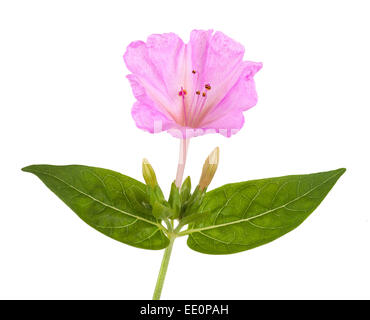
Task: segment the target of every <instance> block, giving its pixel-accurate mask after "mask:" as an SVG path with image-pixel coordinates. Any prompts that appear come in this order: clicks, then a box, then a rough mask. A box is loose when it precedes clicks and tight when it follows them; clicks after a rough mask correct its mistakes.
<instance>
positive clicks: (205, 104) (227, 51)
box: [124, 30, 262, 138]
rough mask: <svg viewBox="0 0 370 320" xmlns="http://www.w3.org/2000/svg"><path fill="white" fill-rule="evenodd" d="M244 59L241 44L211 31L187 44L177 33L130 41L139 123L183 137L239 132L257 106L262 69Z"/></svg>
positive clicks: (131, 77)
mask: <svg viewBox="0 0 370 320" xmlns="http://www.w3.org/2000/svg"><path fill="white" fill-rule="evenodd" d="M243 55H244V47H243V46H242V45H241V44H239V43H238V42H236V41H234V40H232V39H231V38H229V37H227V36H226V35H224V34H223V33H221V32H215V33H213V31H212V30H208V31H203V30H193V31H192V32H191V35H190V41H189V43H188V44H185V43H184V42H183V41H182V40H181V39H180V38H179V37H178V36H177V35H176V34H174V33H166V34H154V35H151V36H149V37H148V39H147V41H146V42H143V41H135V42H132V43H131V44H130V45H129V46H128V47H127V51H126V53H125V55H124V60H125V63H126V65H127V68H128V69H129V70H130V71H131V72H132V74H129V75H128V76H127V78H128V79H129V81H130V83H131V86H132V90H133V93H134V95H135V97H136V99H137V101H136V102H135V104H134V105H133V108H132V116H133V118H134V120H135V122H136V125H137V126H138V127H139V128H141V129H143V130H146V131H148V132H151V133H155V132H160V131H163V130H167V131H169V132H170V133H171V134H173V135H174V136H176V137H179V138H191V137H193V136H198V135H202V134H205V133H212V132H218V133H221V134H223V135H225V136H228V137H229V136H231V135H232V134H233V133H236V132H237V131H239V130H240V128H241V127H242V126H243V124H244V116H243V111H245V110H247V109H249V108H251V107H253V106H254V105H255V104H256V103H257V93H256V89H255V84H254V80H253V76H254V75H255V73H256V72H257V71H258V70H260V68H261V67H262V64H261V63H257V62H251V61H243Z"/></svg>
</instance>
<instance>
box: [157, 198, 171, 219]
mask: <svg viewBox="0 0 370 320" xmlns="http://www.w3.org/2000/svg"><path fill="white" fill-rule="evenodd" d="M152 215H153V216H154V217H155V218H157V219H161V220H165V219H167V218H168V217H170V216H173V210H172V209H171V208H169V207H167V206H166V205H165V203H161V202H159V201H157V202H155V203H154V205H153V209H152Z"/></svg>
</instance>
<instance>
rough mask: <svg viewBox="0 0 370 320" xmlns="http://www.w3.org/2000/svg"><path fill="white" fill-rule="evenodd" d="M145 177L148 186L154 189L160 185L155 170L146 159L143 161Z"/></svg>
mask: <svg viewBox="0 0 370 320" xmlns="http://www.w3.org/2000/svg"><path fill="white" fill-rule="evenodd" d="M143 177H144V180H145V182H146V184H147V185H148V186H150V187H152V188H154V187H155V186H157V185H158V182H157V177H156V175H155V172H154V169H153V167H152V166H151V165H150V163H149V161H148V160H147V159H145V158H144V159H143Z"/></svg>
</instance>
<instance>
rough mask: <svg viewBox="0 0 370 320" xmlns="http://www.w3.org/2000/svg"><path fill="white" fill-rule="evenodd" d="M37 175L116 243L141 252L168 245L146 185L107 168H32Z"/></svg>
mask: <svg viewBox="0 0 370 320" xmlns="http://www.w3.org/2000/svg"><path fill="white" fill-rule="evenodd" d="M22 170H23V171H26V172H31V173H33V174H35V175H36V176H38V177H39V178H40V179H41V180H42V181H43V182H44V183H45V185H46V186H47V187H48V188H49V189H50V190H51V191H53V192H54V193H55V194H56V195H57V196H58V197H59V198H60V199H61V200H63V202H64V203H65V204H66V205H67V206H69V207H70V208H71V209H72V210H73V211H74V212H75V213H76V214H77V215H78V216H79V217H80V218H81V219H82V220H83V221H85V222H86V223H87V224H88V225H90V226H91V227H93V228H95V229H96V230H98V231H100V232H101V233H103V234H105V235H107V236H108V237H111V238H113V239H115V240H118V241H121V242H123V243H126V244H129V245H131V246H134V247H138V248H143V249H152V250H157V249H163V248H165V247H167V246H168V244H169V240H168V238H167V237H166V235H165V233H164V230H165V228H164V227H163V226H162V225H161V222H160V220H158V219H156V218H154V217H153V216H152V215H151V209H150V206H149V205H148V202H149V199H148V195H147V193H146V186H145V185H144V184H143V183H141V182H139V181H137V180H135V179H132V178H130V177H127V176H125V175H123V174H120V173H118V172H114V171H111V170H107V169H101V168H95V167H87V166H79V165H70V166H51V165H32V166H29V167H25V168H23V169H22Z"/></svg>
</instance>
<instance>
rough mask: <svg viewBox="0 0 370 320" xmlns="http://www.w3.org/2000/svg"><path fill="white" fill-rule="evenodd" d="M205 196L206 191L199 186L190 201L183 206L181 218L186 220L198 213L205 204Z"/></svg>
mask: <svg viewBox="0 0 370 320" xmlns="http://www.w3.org/2000/svg"><path fill="white" fill-rule="evenodd" d="M205 194H206V189H205V190H200V188H199V186H197V187H196V188H195V190H194V192H193V194H192V195H191V196H190V198H189V199H188V201H186V202H185V203H184V204H183V208H182V215H181V217H182V218H185V217H187V216H189V215H191V214H193V213H197V211H198V209H199V208H200V206H201V204H202V202H203V199H204V196H205Z"/></svg>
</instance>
